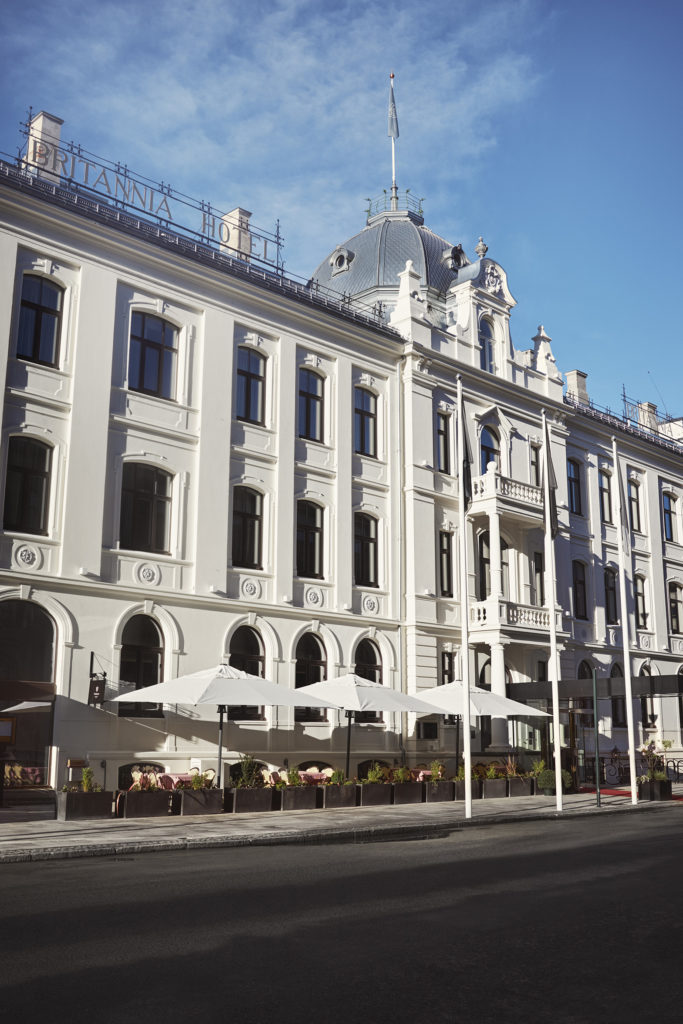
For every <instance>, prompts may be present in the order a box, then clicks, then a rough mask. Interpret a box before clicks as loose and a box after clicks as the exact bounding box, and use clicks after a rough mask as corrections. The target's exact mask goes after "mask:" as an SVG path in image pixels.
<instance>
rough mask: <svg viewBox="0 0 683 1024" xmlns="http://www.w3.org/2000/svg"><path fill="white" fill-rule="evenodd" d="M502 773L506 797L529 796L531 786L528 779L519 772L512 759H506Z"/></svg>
mask: <svg viewBox="0 0 683 1024" xmlns="http://www.w3.org/2000/svg"><path fill="white" fill-rule="evenodd" d="M503 771H504V772H505V777H506V779H507V784H508V796H531V793H532V788H533V784H532V781H531V779H530V778H528V777H527V776H525V775H522V773H521V772H520V770H519V765H518V764H517V762H516V761H515V759H514V758H513V757H508V759H507V761H506V762H505V764H504V765H503Z"/></svg>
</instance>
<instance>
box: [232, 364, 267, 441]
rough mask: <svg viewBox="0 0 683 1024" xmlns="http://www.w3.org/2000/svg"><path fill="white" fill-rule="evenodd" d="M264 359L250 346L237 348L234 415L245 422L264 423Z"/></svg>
mask: <svg viewBox="0 0 683 1024" xmlns="http://www.w3.org/2000/svg"><path fill="white" fill-rule="evenodd" d="M265 391H266V359H265V356H262V355H260V353H258V352H255V351H254V349H252V348H245V347H243V346H240V348H238V349H237V396H236V408H235V415H236V416H237V419H238V420H243V421H244V422H245V423H258V424H259V425H261V426H262V425H263V424H264V423H265Z"/></svg>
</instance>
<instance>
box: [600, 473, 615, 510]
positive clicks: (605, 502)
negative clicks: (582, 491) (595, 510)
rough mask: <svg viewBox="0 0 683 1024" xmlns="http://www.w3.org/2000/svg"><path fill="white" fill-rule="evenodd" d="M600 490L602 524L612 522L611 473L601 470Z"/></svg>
mask: <svg viewBox="0 0 683 1024" xmlns="http://www.w3.org/2000/svg"><path fill="white" fill-rule="evenodd" d="M598 486H599V489H600V522H602V523H611V522H612V478H611V477H610V475H609V473H605V472H604V471H603V470H600V473H599V475H598Z"/></svg>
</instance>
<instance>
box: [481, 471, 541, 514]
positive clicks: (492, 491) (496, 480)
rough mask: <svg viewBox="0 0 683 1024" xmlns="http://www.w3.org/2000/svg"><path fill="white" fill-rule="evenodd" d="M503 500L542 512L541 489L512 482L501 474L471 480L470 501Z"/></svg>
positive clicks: (486, 474) (532, 485)
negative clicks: (496, 498) (495, 498)
mask: <svg viewBox="0 0 683 1024" xmlns="http://www.w3.org/2000/svg"><path fill="white" fill-rule="evenodd" d="M494 497H498V498H505V499H506V500H508V501H511V502H514V503H516V504H519V505H523V506H526V507H527V508H530V509H532V510H533V511H535V512H538V513H541V512H542V511H543V489H542V488H541V487H536V486H535V485H534V484H526V483H523V482H522V481H521V480H513V479H511V478H510V477H508V476H503V475H502V474H501V473H490V472H489V473H485V474H484V475H483V476H477V477H474V479H473V480H472V499H473V500H474V501H476V500H477V499H483V498H494Z"/></svg>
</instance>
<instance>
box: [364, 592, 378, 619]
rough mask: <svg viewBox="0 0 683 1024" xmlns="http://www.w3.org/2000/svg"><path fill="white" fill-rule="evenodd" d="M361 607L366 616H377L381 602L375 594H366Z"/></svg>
mask: <svg viewBox="0 0 683 1024" xmlns="http://www.w3.org/2000/svg"><path fill="white" fill-rule="evenodd" d="M361 607H362V609H363V611H364V612H365V613H366V615H376V614H377V612H378V611H379V601H378V600H377V598H376V597H375V595H374V594H364V595H363V600H362V602H361Z"/></svg>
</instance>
